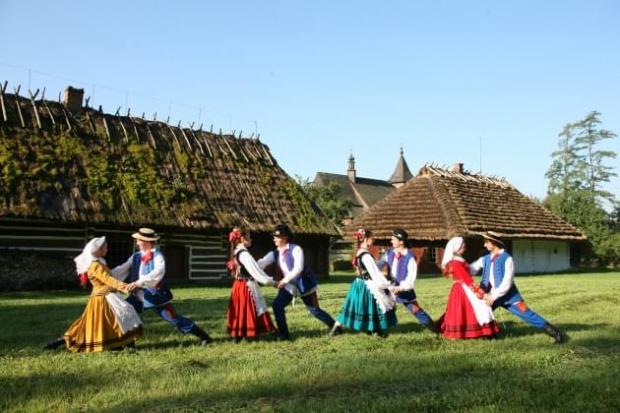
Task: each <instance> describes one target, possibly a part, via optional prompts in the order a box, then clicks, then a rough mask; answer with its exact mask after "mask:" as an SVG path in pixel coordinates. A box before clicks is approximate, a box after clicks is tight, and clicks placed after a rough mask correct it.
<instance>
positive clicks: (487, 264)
mask: <svg viewBox="0 0 620 413" xmlns="http://www.w3.org/2000/svg"><path fill="white" fill-rule="evenodd" d="M482 236H483V237H484V247H485V248H486V249H487V250H488V251H489V254H487V255H485V256H483V257H481V258H479V259H478V260H477V261H475V262H474V263H472V264H471V265H470V266H469V271H470V272H471V273H472V274H473V275H475V274H476V273H478V271H480V269H482V280H481V281H480V288H482V289H483V290H484V291H486V292H487V294H486V295H485V296H484V299H485V300H486V302H487V304H488V305H489V306H490V307H491V308H493V309H495V308H497V307H504V308H505V309H506V310H508V311H510V312H511V313H512V314H514V315H516V316H517V317H519V318H521V319H522V320H523V321H525V322H526V323H528V324H530V325H531V326H533V327H536V328H540V329H543V331H544V332H545V333H546V334H548V335H549V336H551V337H553V338H554V339H555V343H556V344H562V343H564V342H565V341H566V340H567V338H566V335H565V334H564V333H563V332H562V331H560V330H558V329H557V328H556V327H554V326H552V325H551V324H549V323H548V322H547V321H546V320H545V319H544V318H542V317H541V316H539V315H538V314H536V313H535V312H534V311H532V310H531V309H530V308H529V307H528V306H527V305H526V304H525V301H524V300H523V298H522V297H521V294H520V293H519V290H518V289H517V286H516V284H515V283H514V275H515V270H514V260H513V258H512V256H510V254H508V253H507V252H506V250H505V249H504V248H505V246H504V242H503V241H502V240H501V238H500V235H499V234H497V233H496V232H492V231H489V232H487V233H485V234H483V235H482Z"/></svg>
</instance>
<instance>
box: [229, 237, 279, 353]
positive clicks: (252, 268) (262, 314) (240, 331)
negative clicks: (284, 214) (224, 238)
mask: <svg viewBox="0 0 620 413" xmlns="http://www.w3.org/2000/svg"><path fill="white" fill-rule="evenodd" d="M228 241H229V243H230V260H229V261H228V269H229V270H230V272H231V274H232V276H233V278H234V279H235V281H234V282H233V285H232V291H231V294H230V302H229V304H228V311H227V313H226V325H227V328H228V334H230V335H231V336H232V337H233V342H234V343H235V344H236V343H239V342H240V341H241V339H242V338H243V337H256V336H258V335H261V334H265V333H269V332H271V331H273V330H275V327H274V326H273V322H272V321H271V316H270V315H269V311H268V307H267V303H266V302H265V297H264V296H263V293H262V292H261V290H260V287H259V286H258V283H257V282H259V283H261V284H268V285H276V284H277V283H276V282H275V281H274V280H273V278H271V277H269V276H268V275H267V274H265V273H264V272H263V270H261V269H260V267H259V266H258V264H257V263H256V261H254V258H253V257H252V254H250V252H249V251H248V247H250V246H251V245H252V238H251V236H250V231H247V230H245V229H243V228H237V227H235V228H233V229H232V231H230V233H229V234H228Z"/></svg>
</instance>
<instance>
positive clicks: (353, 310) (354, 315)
mask: <svg viewBox="0 0 620 413" xmlns="http://www.w3.org/2000/svg"><path fill="white" fill-rule="evenodd" d="M355 239H356V241H357V247H358V249H357V252H356V253H355V258H354V266H355V268H356V270H357V278H356V279H355V281H353V283H352V284H351V287H350V288H349V292H348V293H347V298H346V299H345V301H344V304H343V305H342V309H341V310H340V314H338V318H337V320H336V324H335V325H334V328H333V329H332V332H333V333H332V335H334V333H335V332H336V331H337V328H338V326H340V325H343V326H345V327H349V328H352V329H353V330H357V331H367V332H369V333H376V334H378V335H380V336H383V337H385V336H386V335H387V334H386V330H387V329H388V328H389V327H393V326H395V325H396V313H395V311H394V306H395V304H396V303H395V300H394V296H393V295H392V293H391V291H390V287H391V284H390V282H389V281H388V280H387V278H385V276H384V275H383V273H382V272H381V271H380V270H379V267H377V264H376V263H375V259H374V258H373V256H372V254H371V253H370V251H369V248H370V247H371V246H372V244H373V241H374V239H373V236H372V232H371V231H368V230H364V229H363V228H360V229H359V230H358V231H357V232H356V233H355Z"/></svg>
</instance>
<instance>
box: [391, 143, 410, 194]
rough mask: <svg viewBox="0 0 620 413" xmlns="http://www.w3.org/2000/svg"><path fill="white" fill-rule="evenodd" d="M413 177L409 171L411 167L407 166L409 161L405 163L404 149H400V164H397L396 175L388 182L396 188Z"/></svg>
mask: <svg viewBox="0 0 620 413" xmlns="http://www.w3.org/2000/svg"><path fill="white" fill-rule="evenodd" d="M412 177H413V175H412V174H411V171H410V170H409V166H407V161H405V156H404V151H403V148H402V147H401V148H400V156H399V157H398V162H396V169H394V173H393V174H392V176H391V177H390V179H388V181H389V182H390V183H391V184H392V185H394V186H395V187H396V188H398V187H401V186H403V185H404V184H405V182H407V181H408V180H410V179H411V178H412Z"/></svg>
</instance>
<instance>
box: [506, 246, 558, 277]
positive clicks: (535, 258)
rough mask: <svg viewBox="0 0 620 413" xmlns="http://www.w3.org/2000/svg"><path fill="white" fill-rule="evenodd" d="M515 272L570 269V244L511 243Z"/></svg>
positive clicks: (543, 271)
mask: <svg viewBox="0 0 620 413" xmlns="http://www.w3.org/2000/svg"><path fill="white" fill-rule="evenodd" d="M512 255H513V257H514V260H515V272H516V273H517V274H524V273H545V272H556V271H565V270H568V269H570V244H569V243H568V242H566V241H536V240H514V241H512Z"/></svg>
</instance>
